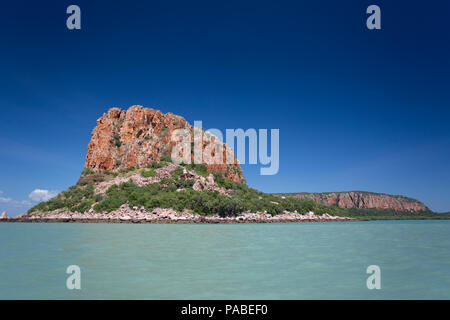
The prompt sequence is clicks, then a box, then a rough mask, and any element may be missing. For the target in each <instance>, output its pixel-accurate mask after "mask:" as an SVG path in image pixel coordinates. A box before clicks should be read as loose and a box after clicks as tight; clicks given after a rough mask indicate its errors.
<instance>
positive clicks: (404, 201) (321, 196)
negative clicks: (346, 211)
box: [293, 191, 429, 212]
mask: <svg viewBox="0 0 450 320" xmlns="http://www.w3.org/2000/svg"><path fill="white" fill-rule="evenodd" d="M293 196H295V197H296V198H298V199H301V200H313V201H315V202H317V203H322V204H324V205H327V206H330V205H337V206H338V207H340V208H358V209H391V210H396V211H405V212H408V211H409V212H411V211H414V212H419V211H429V209H428V208H427V207H426V206H425V205H424V204H423V203H422V202H420V201H418V200H415V199H411V198H407V197H403V196H392V195H387V194H381V193H372V192H362V191H349V192H329V193H298V194H293Z"/></svg>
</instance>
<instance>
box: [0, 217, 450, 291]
mask: <svg viewBox="0 0 450 320" xmlns="http://www.w3.org/2000/svg"><path fill="white" fill-rule="evenodd" d="M0 299H258V300H259V299H450V221H448V220H447V221H442V220H441V221H439V220H423V221H422V220H415V221H409V220H401V221H357V222H320V223H255V224H251V223H245V224H106V223H0Z"/></svg>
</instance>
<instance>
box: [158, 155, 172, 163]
mask: <svg viewBox="0 0 450 320" xmlns="http://www.w3.org/2000/svg"><path fill="white" fill-rule="evenodd" d="M160 160H161V161H164V162H172V158H171V157H169V156H162V157H161V159H160Z"/></svg>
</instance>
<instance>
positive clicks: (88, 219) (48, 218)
mask: <svg viewBox="0 0 450 320" xmlns="http://www.w3.org/2000/svg"><path fill="white" fill-rule="evenodd" d="M354 220H356V219H353V218H348V217H338V216H332V215H329V214H327V213H325V214H322V215H316V214H314V213H313V212H307V213H305V214H300V213H298V212H288V211H285V212H283V213H282V214H279V215H275V216H272V215H270V214H268V213H264V212H257V213H251V212H245V213H242V214H241V215H238V216H234V217H220V216H218V215H212V216H202V215H198V214H193V213H190V212H188V211H187V210H185V211H183V212H177V211H175V210H173V209H163V208H156V209H154V210H152V211H147V210H145V209H144V208H140V209H139V208H137V207H134V208H129V207H128V206H127V205H123V206H121V207H120V208H119V209H117V210H115V211H112V212H110V213H106V212H103V213H97V212H95V211H93V210H90V211H88V212H84V213H79V212H58V213H51V214H46V215H26V214H23V215H19V216H17V217H15V218H10V217H5V218H2V219H0V222H78V223H279V222H328V221H354Z"/></svg>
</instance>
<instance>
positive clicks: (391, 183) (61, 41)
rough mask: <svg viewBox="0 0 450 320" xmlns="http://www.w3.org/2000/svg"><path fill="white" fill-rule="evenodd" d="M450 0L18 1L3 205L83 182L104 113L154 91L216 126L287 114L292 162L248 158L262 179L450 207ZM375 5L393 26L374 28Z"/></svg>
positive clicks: (172, 106)
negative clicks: (74, 24)
mask: <svg viewBox="0 0 450 320" xmlns="http://www.w3.org/2000/svg"><path fill="white" fill-rule="evenodd" d="M449 3H450V2H449V1H436V0H431V1H378V0H376V1H375V0H373V1H372V0H371V1H364V0H363V1H361V0H359V1H356V0H355V1H331V0H328V1H320V0H319V1H270V2H269V1H254V2H253V1H243V0H241V1H211V0H209V1H78V0H76V1H61V0H59V1H35V2H33V3H30V2H25V1H14V2H12V1H9V2H8V3H3V4H2V6H1V8H0V35H1V38H0V39H1V50H0V66H1V73H0V108H1V117H0V132H1V134H0V190H1V192H0V210H6V211H7V212H8V213H10V214H11V215H16V214H18V213H21V212H24V211H26V209H28V208H29V206H30V205H31V204H34V203H36V201H35V200H36V199H39V197H37V198H36V197H34V198H35V200H32V199H30V198H29V194H30V193H31V192H32V191H33V190H35V189H42V190H49V191H53V190H57V191H60V190H64V189H66V188H67V187H69V186H71V185H73V184H74V183H75V182H76V181H77V179H78V177H79V174H80V172H81V170H82V167H83V164H84V158H85V156H86V150H87V144H88V142H89V139H90V134H91V131H92V129H93V127H94V126H95V121H96V119H97V118H98V117H100V116H101V114H102V113H103V112H105V111H106V110H107V108H109V107H113V106H119V107H123V108H126V107H128V106H131V105H133V104H141V105H144V106H147V107H153V108H159V109H161V110H162V111H163V112H169V111H170V112H173V113H175V114H179V115H182V116H184V117H185V118H186V119H187V120H188V121H189V122H191V123H192V122H193V121H194V120H202V121H203V124H204V126H205V127H207V128H211V127H215V128H219V129H222V130H224V129H226V128H244V129H246V128H279V129H280V148H281V154H280V171H279V173H278V174H277V175H274V176H260V175H259V167H258V166H249V165H246V166H244V174H245V176H246V178H247V181H248V184H249V185H250V186H252V187H255V188H258V189H260V190H262V191H265V192H296V191H310V192H320V191H343V190H367V191H374V192H385V193H393V194H403V195H407V196H410V197H414V198H417V199H419V200H421V201H423V202H425V204H426V205H428V206H429V207H430V208H431V209H433V210H437V211H450V126H449V119H450V79H449V75H450V60H449V57H450V35H449V31H450V27H449V23H450V20H449V18H448V16H449V13H450V4H449ZM70 4H77V5H79V6H80V7H81V12H82V22H81V26H82V29H81V30H79V31H69V30H67V28H66V18H67V16H68V15H67V14H66V8H67V6H68V5H70ZM371 4H377V5H379V6H380V7H381V12H382V14H381V18H382V22H381V24H382V30H376V31H369V30H368V29H367V28H366V26H365V20H366V17H367V14H366V13H365V10H366V8H367V6H368V5H371Z"/></svg>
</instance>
